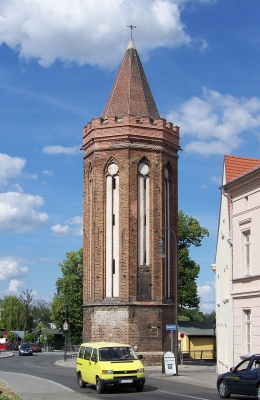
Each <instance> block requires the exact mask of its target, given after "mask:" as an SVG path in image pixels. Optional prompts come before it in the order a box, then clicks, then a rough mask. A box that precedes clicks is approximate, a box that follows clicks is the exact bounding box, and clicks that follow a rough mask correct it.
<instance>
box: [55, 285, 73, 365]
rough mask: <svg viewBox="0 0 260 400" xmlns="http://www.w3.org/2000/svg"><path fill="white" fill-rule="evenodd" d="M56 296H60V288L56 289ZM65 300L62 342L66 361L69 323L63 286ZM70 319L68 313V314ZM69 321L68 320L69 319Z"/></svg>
mask: <svg viewBox="0 0 260 400" xmlns="http://www.w3.org/2000/svg"><path fill="white" fill-rule="evenodd" d="M56 296H57V297H58V298H61V294H60V290H59V289H58V290H57V295H56ZM64 298H65V301H64V304H63V312H64V317H65V320H64V323H63V325H62V329H63V333H64V337H65V342H64V361H67V332H69V324H68V322H67V288H66V287H65V297H64ZM69 319H70V315H69ZM69 322H70V321H69Z"/></svg>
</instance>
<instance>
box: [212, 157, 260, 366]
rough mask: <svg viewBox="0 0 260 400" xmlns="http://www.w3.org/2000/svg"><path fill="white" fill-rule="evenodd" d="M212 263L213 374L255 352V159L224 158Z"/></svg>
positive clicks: (259, 337) (259, 321) (259, 272)
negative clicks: (215, 344) (214, 252)
mask: <svg viewBox="0 0 260 400" xmlns="http://www.w3.org/2000/svg"><path fill="white" fill-rule="evenodd" d="M221 190H222V195H221V202H220V213H219V228H218V239H217V249H216V260H215V264H213V265H212V266H211V267H212V269H213V271H214V272H215V274H216V323H217V326H216V333H217V372H218V373H223V372H227V371H228V370H229V368H230V367H232V366H233V365H235V364H237V363H238V362H239V361H241V359H242V358H243V357H244V356H246V355H249V354H255V353H259V352H260V333H259V332H260V330H259V325H260V269H259V256H260V160H259V159H250V158H244V157H235V156H225V159H224V168H223V181H222V187H221Z"/></svg>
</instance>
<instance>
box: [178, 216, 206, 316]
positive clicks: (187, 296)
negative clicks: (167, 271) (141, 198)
mask: <svg viewBox="0 0 260 400" xmlns="http://www.w3.org/2000/svg"><path fill="white" fill-rule="evenodd" d="M205 236H209V232H208V230H207V229H206V228H203V227H201V226H200V223H199V222H198V221H197V220H196V219H195V218H193V217H190V216H188V215H186V214H184V213H183V211H179V214H178V243H179V260H178V261H179V265H178V266H179V316H180V317H181V316H184V317H187V312H186V310H187V309H190V308H191V309H198V307H199V304H200V297H199V294H198V289H197V284H196V279H197V278H198V276H199V272H200V266H199V265H198V264H196V263H195V261H193V260H191V259H190V255H189V247H190V246H195V247H199V246H201V242H202V239H203V238H204V237H205Z"/></svg>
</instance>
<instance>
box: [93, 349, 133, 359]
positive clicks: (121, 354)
mask: <svg viewBox="0 0 260 400" xmlns="http://www.w3.org/2000/svg"><path fill="white" fill-rule="evenodd" d="M99 359H100V361H118V360H120V361H127V360H137V356H136V354H135V352H134V350H133V349H132V347H126V346H122V347H103V348H102V349H100V350H99Z"/></svg>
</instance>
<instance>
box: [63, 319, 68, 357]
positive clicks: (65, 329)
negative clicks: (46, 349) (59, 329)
mask: <svg viewBox="0 0 260 400" xmlns="http://www.w3.org/2000/svg"><path fill="white" fill-rule="evenodd" d="M68 329H69V324H68V322H67V321H66V320H65V322H64V324H63V330H64V336H65V346H64V361H67V331H68Z"/></svg>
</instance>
